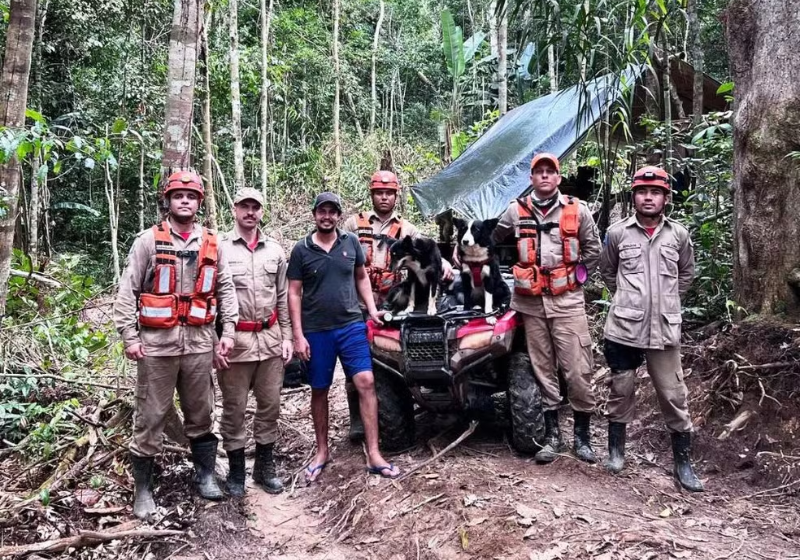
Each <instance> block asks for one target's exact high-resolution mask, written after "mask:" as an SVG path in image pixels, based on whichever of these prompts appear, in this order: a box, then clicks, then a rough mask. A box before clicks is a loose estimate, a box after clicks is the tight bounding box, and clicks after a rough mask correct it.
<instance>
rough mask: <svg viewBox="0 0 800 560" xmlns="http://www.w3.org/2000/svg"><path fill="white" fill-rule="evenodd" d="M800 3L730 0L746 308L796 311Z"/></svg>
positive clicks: (740, 284) (799, 303) (739, 260)
mask: <svg viewBox="0 0 800 560" xmlns="http://www.w3.org/2000/svg"><path fill="white" fill-rule="evenodd" d="M798 29H800V2H798V1H797V0H789V1H782V0H755V1H753V0H733V1H732V2H731V4H730V6H729V8H728V29H727V35H728V53H729V55H730V63H731V72H732V75H733V82H734V84H735V87H736V89H735V90H734V105H733V109H734V116H733V124H734V127H733V192H734V194H733V202H734V217H733V222H734V263H733V282H734V292H735V296H734V297H735V300H736V303H737V304H739V305H740V306H742V307H744V309H745V310H747V311H748V312H749V313H759V314H762V315H774V314H779V313H783V312H789V313H791V314H796V313H797V312H798V311H800V299H799V298H798V293H797V291H796V290H797V289H798V287H797V286H795V287H792V286H791V285H790V283H789V282H787V279H788V278H789V277H790V273H791V272H792V271H793V270H795V269H798V268H800V242H798V239H800V165H798V162H797V161H796V160H793V159H792V158H791V157H789V154H790V152H793V151H794V152H796V151H797V150H798V146H800V65H798V64H797V53H798V52H800V34H798V32H797V30H798Z"/></svg>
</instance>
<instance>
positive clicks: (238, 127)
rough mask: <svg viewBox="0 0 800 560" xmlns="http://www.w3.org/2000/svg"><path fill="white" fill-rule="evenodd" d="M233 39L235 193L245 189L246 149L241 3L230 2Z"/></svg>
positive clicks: (232, 100)
mask: <svg viewBox="0 0 800 560" xmlns="http://www.w3.org/2000/svg"><path fill="white" fill-rule="evenodd" d="M228 1H229V4H228V7H229V8H230V37H231V51H230V61H231V128H232V129H233V171H234V175H233V181H234V191H237V190H239V189H241V188H243V187H244V148H243V146H242V100H241V96H240V95H239V2H238V0H228Z"/></svg>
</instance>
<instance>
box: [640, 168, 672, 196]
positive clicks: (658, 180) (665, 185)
mask: <svg viewBox="0 0 800 560" xmlns="http://www.w3.org/2000/svg"><path fill="white" fill-rule="evenodd" d="M637 187H661V188H662V189H664V190H665V191H667V192H670V191H671V190H672V184H671V183H670V181H669V175H668V174H667V172H666V171H664V170H663V169H661V168H660V167H655V166H652V165H648V166H647V167H642V168H641V169H638V170H637V171H636V174H635V175H634V176H633V183H632V184H631V190H634V189H636V188H637Z"/></svg>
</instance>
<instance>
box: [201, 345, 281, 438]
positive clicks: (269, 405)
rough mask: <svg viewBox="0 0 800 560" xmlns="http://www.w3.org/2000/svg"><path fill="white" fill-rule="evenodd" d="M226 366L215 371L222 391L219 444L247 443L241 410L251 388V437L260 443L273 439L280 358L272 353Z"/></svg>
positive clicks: (276, 431) (279, 397) (243, 414)
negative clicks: (253, 398) (261, 357)
mask: <svg viewBox="0 0 800 560" xmlns="http://www.w3.org/2000/svg"><path fill="white" fill-rule="evenodd" d="M230 366H231V367H230V368H229V369H225V370H219V371H217V380H218V381H219V388H220V390H221V391H222V418H221V420H220V423H219V431H220V434H221V435H222V448H223V449H224V450H225V451H234V450H236V449H241V448H243V447H244V446H245V444H246V443H247V430H246V428H245V411H246V409H247V395H248V394H249V393H250V390H251V389H252V390H253V395H254V396H255V398H256V413H255V417H254V418H253V439H254V440H255V441H256V443H259V444H261V445H265V444H268V443H275V441H276V440H277V439H278V416H279V415H280V410H281V388H282V387H283V361H282V360H281V358H280V357H276V358H269V359H268V360H262V361H260V362H239V363H232V364H231V365H230Z"/></svg>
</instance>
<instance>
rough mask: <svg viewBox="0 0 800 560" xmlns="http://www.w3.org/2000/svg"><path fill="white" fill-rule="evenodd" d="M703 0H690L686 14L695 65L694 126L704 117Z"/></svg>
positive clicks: (690, 57) (692, 60) (691, 53)
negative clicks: (701, 4)
mask: <svg viewBox="0 0 800 560" xmlns="http://www.w3.org/2000/svg"><path fill="white" fill-rule="evenodd" d="M700 1H701V0H688V2H687V4H686V14H687V16H688V19H689V35H690V36H691V42H690V45H691V47H690V52H689V60H691V62H692V66H694V88H693V89H692V124H693V125H694V128H697V126H698V125H699V124H700V120H701V119H702V118H703V71H704V69H703V64H704V61H703V42H702V40H701V36H700V33H701V23H700V18H698V17H697V15H698V13H699V12H700Z"/></svg>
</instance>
